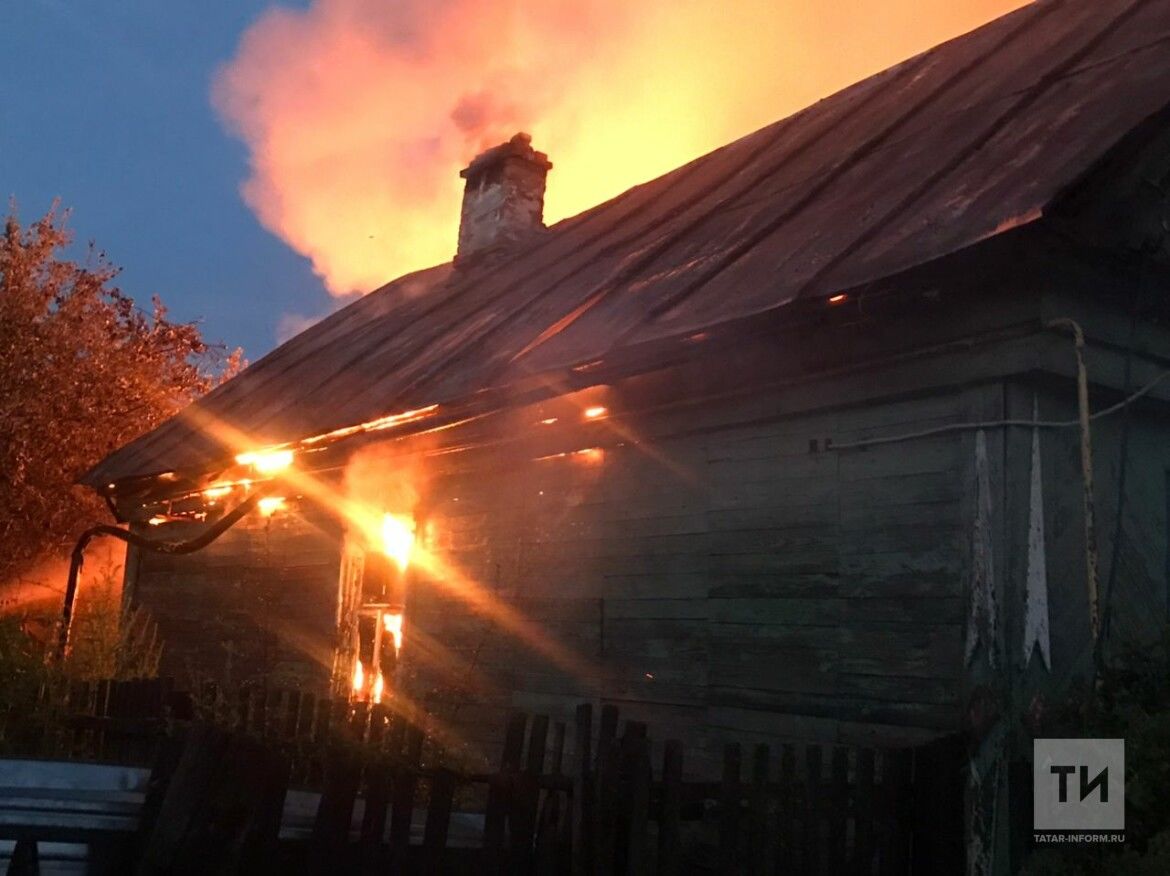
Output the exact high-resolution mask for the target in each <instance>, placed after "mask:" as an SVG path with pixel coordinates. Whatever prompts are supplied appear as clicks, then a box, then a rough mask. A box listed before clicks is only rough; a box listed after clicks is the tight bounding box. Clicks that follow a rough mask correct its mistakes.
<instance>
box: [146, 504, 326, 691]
mask: <svg viewBox="0 0 1170 876" xmlns="http://www.w3.org/2000/svg"><path fill="white" fill-rule="evenodd" d="M149 528H150V529H152V530H153V529H156V528H157V529H160V530H163V531H164V533H163V535H164V537H165V538H166V539H168V540H180V539H183V538H189V537H191V536H192V535H194V534H196V533H198V532H199V531H201V529H202V526H201V525H199V524H185V523H170V524H167V525H165V526H161V527H149ZM148 535H149V536H151V537H159V536H158V535H156V533H154V532H150V533H148ZM137 554H138V558H137V563H136V569H135V570H134V577H133V579H132V580H131V581H130V584H131V588H130V594H131V595H130V599H131V600H132V601H133V602H135V603H139V604H142V605H144V606H145V607H146V608H147V610H148V611H149V613H150V616H151V617H152V618H153V619H154V621H155V622H156V623H157V624H158V627H159V633H160V635H161V637H162V640H163V643H164V644H163V653H162V666H161V671H162V673H163V674H164V675H170V676H174V677H176V678H178V679H180V680H181V683H183V684H196V685H198V684H199V683H201V682H202V681H205V680H211V679H214V680H216V681H217V682H219V683H221V684H222V683H224V682H225V681H230V682H232V683H240V682H244V681H247V680H249V679H255V680H257V681H259V680H265V681H267V682H268V683H270V684H279V685H285V686H291V685H296V684H300V685H303V686H305V687H308V688H310V689H316V690H322V689H325V687H326V686H327V684H328V681H329V673H330V670H331V668H332V659H333V647H334V638H335V636H334V630H335V625H336V613H337V575H338V567H339V564H340V556H341V548H340V537H339V531H338V529H337V526H336V524H335V523H333V522H332V521H331V520H330V519H329V517H328V516H326V515H324V514H322V513H320V511H317V510H315V509H313V508H311V507H309V506H305V507H304V508H302V509H300V510H294V511H293V512H291V513H282V514H279V515H275V516H273V517H261V516H260V515H249V516H248V517H246V518H244V519H243V520H242V521H241V522H240V523H238V524H237V525H236V526H234V527H233V528H232V529H230V530H228V531H227V532H226V533H225V534H224V535H223V536H221V537H220V538H219V539H218V540H217V541H215V542H213V543H212V544H211V545H210V546H209V547H207V548H205V549H204V550H203V551H201V552H200V553H199V554H198V555H196V556H195V557H185V556H169V555H166V554H157V553H151V552H146V551H139V552H137Z"/></svg>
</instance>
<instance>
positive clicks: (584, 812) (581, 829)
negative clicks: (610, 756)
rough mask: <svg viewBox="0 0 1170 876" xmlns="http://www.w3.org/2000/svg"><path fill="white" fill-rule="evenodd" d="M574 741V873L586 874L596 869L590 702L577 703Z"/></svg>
mask: <svg viewBox="0 0 1170 876" xmlns="http://www.w3.org/2000/svg"><path fill="white" fill-rule="evenodd" d="M573 741H574V747H573V758H574V764H573V836H572V849H571V853H570V854H571V855H572V876H586V874H587V873H589V872H591V870H592V854H591V853H592V843H593V824H592V813H593V787H592V784H593V783H592V773H591V769H590V766H591V764H592V762H593V757H592V752H591V750H590V748H591V746H592V743H593V706H592V705H590V704H589V703H581V704H580V705H579V706H577V714H576V716H575V722H574V736H573Z"/></svg>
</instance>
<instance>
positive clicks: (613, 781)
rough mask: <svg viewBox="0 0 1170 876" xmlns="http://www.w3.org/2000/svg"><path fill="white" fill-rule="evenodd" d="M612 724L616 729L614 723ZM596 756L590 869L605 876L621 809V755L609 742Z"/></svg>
mask: <svg viewBox="0 0 1170 876" xmlns="http://www.w3.org/2000/svg"><path fill="white" fill-rule="evenodd" d="M607 708H608V707H607ZM602 716H603V717H604V712H603V713H602ZM614 723H615V727H616V721H615V722H614ZM597 754H598V760H599V763H598V766H597V771H596V784H597V802H596V809H595V810H594V811H595V816H594V826H595V827H594V831H595V835H596V842H595V845H594V857H593V866H594V872H595V873H596V874H597V876H608V874H611V873H613V872H614V868H615V864H616V852H617V828H618V823H617V819H618V812H619V810H620V809H621V792H622V788H621V751H620V748H619V746H618V742H617V740H616V739H612V738H611V739H610V740H609V742H608V743H607V744H606V745H605V748H604V749H603V750H601V751H598V753H597Z"/></svg>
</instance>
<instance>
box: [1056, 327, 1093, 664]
mask: <svg viewBox="0 0 1170 876" xmlns="http://www.w3.org/2000/svg"><path fill="white" fill-rule="evenodd" d="M1047 327H1048V328H1050V329H1056V330H1061V329H1067V330H1069V331H1071V332H1072V336H1073V343H1074V346H1075V349H1076V355H1077V410H1078V414H1079V418H1080V428H1081V481H1082V486H1083V490H1082V496H1083V503H1084V522H1085V584H1086V587H1087V589H1088V596H1089V629H1090V630H1091V631H1092V636H1093V651H1094V653H1096V649H1097V640H1098V638H1099V636H1100V634H1101V611H1100V604H1099V597H1098V589H1099V588H1098V577H1097V524H1096V520H1095V516H1094V504H1093V443H1092V436H1091V435H1090V431H1089V429H1090V427H1089V420H1090V415H1089V375H1088V371H1087V370H1086V368H1085V332H1084V330H1083V329H1082V328H1081V326H1080V323H1078V322H1077V321H1076V320H1073V319H1069V318H1068V317H1061V318H1059V319H1054V320H1051V321H1050V322H1049V323H1048V326H1047Z"/></svg>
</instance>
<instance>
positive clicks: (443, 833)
mask: <svg viewBox="0 0 1170 876" xmlns="http://www.w3.org/2000/svg"><path fill="white" fill-rule="evenodd" d="M437 759H438V758H436V760H437ZM437 769H438V771H437V772H436V773H435V776H434V778H433V779H432V780H431V800H430V804H429V805H428V806H427V823H426V825H425V827H424V828H423V868H422V872H424V873H440V872H442V868H443V849H444V848H446V846H447V830H448V828H449V827H450V824H451V803H452V800H453V798H454V796H455V774H454V773H452V772H451V771H450V770H448V769H447V768H446V767H443V766H440V767H438V768H437Z"/></svg>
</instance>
